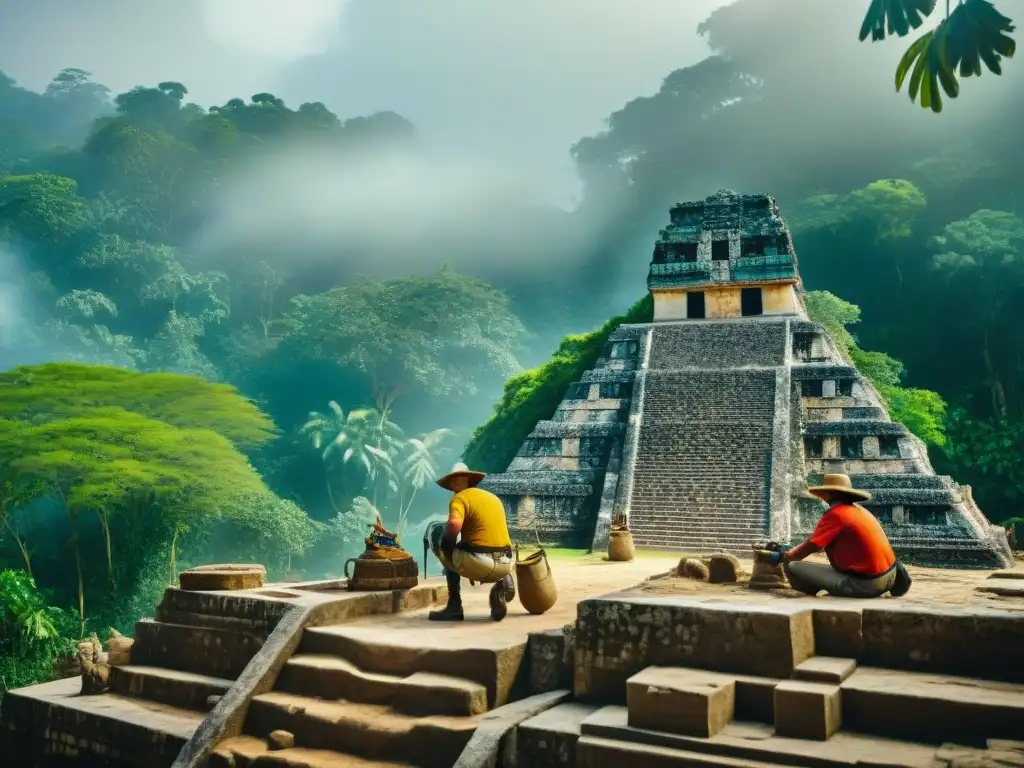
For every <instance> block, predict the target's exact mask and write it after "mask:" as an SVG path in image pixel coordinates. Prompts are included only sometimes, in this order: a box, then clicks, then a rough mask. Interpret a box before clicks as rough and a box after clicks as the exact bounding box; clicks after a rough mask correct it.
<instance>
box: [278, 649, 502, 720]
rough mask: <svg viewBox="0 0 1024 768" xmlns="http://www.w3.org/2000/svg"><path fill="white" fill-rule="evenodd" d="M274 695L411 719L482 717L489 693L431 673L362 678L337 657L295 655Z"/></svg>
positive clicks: (368, 674) (361, 672)
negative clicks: (381, 708)
mask: <svg viewBox="0 0 1024 768" xmlns="http://www.w3.org/2000/svg"><path fill="white" fill-rule="evenodd" d="M275 690H277V691H282V692H284V693H295V694H304V695H306V696H314V697H317V698H321V699H344V700H345V701H351V702H356V703H363V704H387V705H388V706H390V707H392V708H393V709H395V710H397V711H399V712H404V713H406V714H413V715H417V714H418V715H430V714H436V715H454V716H471V715H481V714H483V713H484V712H486V711H487V689H486V688H485V687H484V686H483V685H481V684H479V683H475V682H473V681H471V680H465V679H463V678H459V677H451V676H447V675H435V674H432V673H429V672H414V673H413V674H411V675H408V676H405V677H403V676H398V675H382V674H378V673H373V672H366V671H364V670H362V669H360V668H359V667H357V666H356V665H355V664H353V663H352V662H350V661H348V660H346V659H342V658H340V657H338V656H320V655H314V654H297V655H295V656H292V657H291V658H290V659H288V662H287V663H286V664H285V666H284V669H283V670H282V671H281V676H280V677H279V678H278V681H277V685H276V686H275Z"/></svg>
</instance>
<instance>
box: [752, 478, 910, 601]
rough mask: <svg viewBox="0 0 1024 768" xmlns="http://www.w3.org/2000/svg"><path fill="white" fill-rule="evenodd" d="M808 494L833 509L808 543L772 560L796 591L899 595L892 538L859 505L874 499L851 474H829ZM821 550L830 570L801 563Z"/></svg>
mask: <svg viewBox="0 0 1024 768" xmlns="http://www.w3.org/2000/svg"><path fill="white" fill-rule="evenodd" d="M807 491H808V493H810V494H812V495H814V496H817V497H818V498H819V499H821V500H822V501H824V502H825V503H826V504H828V505H829V508H828V510H827V511H826V512H825V514H824V515H822V517H821V520H820V521H819V522H818V525H817V527H816V528H815V529H814V533H812V534H811V537H810V538H809V539H807V541H805V542H804V543H803V544H800V545H798V546H796V547H793V548H792V549H790V550H787V551H782V550H781V549H779V550H776V551H773V552H771V554H770V555H769V557H770V559H771V560H772V561H773V562H775V563H779V562H781V563H782V566H783V569H784V570H785V572H786V576H787V578H788V579H789V583H790V586H792V587H793V589H796V590H798V591H800V592H804V593H806V594H808V595H817V594H818V593H819V592H821V591H822V590H824V591H826V592H828V593H829V595H833V596H835V597H880V596H882V595H884V594H885V593H886V592H889V591H890V590H893V591H898V589H894V585H896V582H897V571H901V570H902V568H901V566H900V565H899V562H898V561H897V559H896V555H895V553H894V552H893V551H892V546H891V545H890V544H889V539H888V537H887V536H886V535H885V531H884V530H882V526H881V525H880V524H879V522H878V520H876V519H875V516H874V515H872V514H871V513H870V512H868V511H867V510H866V509H864V507H862V506H860V505H859V504H858V503H857V502H861V501H867V500H868V499H870V498H871V494H869V493H867V492H866V491H861V490H857V489H856V488H854V487H853V484H852V483H851V482H850V478H849V477H848V476H847V475H825V479H824V482H823V484H822V485H820V486H817V487H815V488H808V489H807ZM821 550H825V554H826V556H827V557H828V562H829V565H825V564H824V563H805V562H801V561H802V560H803V559H804V558H805V557H807V556H808V555H812V554H814V553H815V552H820V551H821ZM902 572H903V573H905V571H902ZM906 586H907V588H909V578H908V583H907V585H906ZM904 591H905V590H904Z"/></svg>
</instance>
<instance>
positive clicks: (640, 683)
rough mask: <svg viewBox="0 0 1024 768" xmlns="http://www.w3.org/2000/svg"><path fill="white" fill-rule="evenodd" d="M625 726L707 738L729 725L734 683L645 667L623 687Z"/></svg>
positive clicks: (713, 676)
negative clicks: (627, 714)
mask: <svg viewBox="0 0 1024 768" xmlns="http://www.w3.org/2000/svg"><path fill="white" fill-rule="evenodd" d="M626 691H627V693H626V696H627V703H626V706H627V707H628V709H629V725H630V726H631V727H633V728H645V729H647V730H652V731H666V732H668V733H678V734H680V735H683V736H699V737H701V738H710V737H711V736H714V735H715V734H716V733H718V732H719V731H721V730H722V729H723V728H725V726H727V725H728V724H729V723H731V722H732V719H733V715H734V714H735V711H736V687H735V682H734V681H733V680H732V679H731V678H729V677H727V676H725V675H720V674H716V673H714V672H704V671H702V670H696V669H672V668H661V667H649V668H647V669H645V670H644V671H643V672H641V673H639V674H637V675H634V676H633V677H631V678H630V679H629V682H628V683H627V684H626Z"/></svg>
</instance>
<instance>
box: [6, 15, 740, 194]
mask: <svg viewBox="0 0 1024 768" xmlns="http://www.w3.org/2000/svg"><path fill="white" fill-rule="evenodd" d="M723 4H724V0H642V2H636V1H635V0H289V2H281V0H145V1H144V2H131V1H130V0H32V2H25V0H0V70H3V71H6V72H7V73H8V74H9V75H11V76H13V77H14V78H16V79H17V80H19V81H20V82H22V83H23V84H25V85H27V86H29V87H32V88H36V89H39V88H42V87H43V86H44V85H45V84H46V82H47V81H48V80H49V78H50V77H52V75H53V74H54V73H56V72H57V71H58V70H59V69H61V68H63V67H80V68H82V69H87V70H89V71H91V72H93V73H94V75H95V77H96V79H97V80H99V81H100V82H103V83H105V84H107V85H109V86H110V87H111V88H112V89H114V90H115V92H116V91H122V90H126V89H128V88H130V87H132V86H134V85H138V84H145V85H154V84H156V83H157V82H160V81H163V80H177V81H180V82H183V83H184V84H185V85H186V86H187V87H188V88H189V91H190V98H191V99H193V100H195V101H197V102H199V103H201V104H203V105H204V106H206V105H209V104H211V103H222V102H224V101H226V100H227V99H228V98H231V97H234V96H250V95H252V94H253V93H257V92H260V91H268V90H269V91H272V92H274V93H276V94H277V95H278V96H280V97H282V98H284V99H285V101H286V102H288V103H290V104H293V105H297V104H299V103H301V102H303V101H324V102H325V103H326V104H327V105H328V106H329V107H331V108H332V109H333V110H334V111H336V112H337V113H338V114H339V115H341V116H343V117H346V116H355V115H359V114H365V113H368V112H373V111H378V110H394V111H396V112H399V113H401V114H403V115H405V116H406V117H408V118H409V119H410V120H412V121H413V122H414V123H415V124H416V125H417V127H418V128H419V129H420V131H421V134H422V135H423V136H424V138H425V139H427V141H428V142H429V143H430V144H431V145H432V146H435V147H437V148H438V149H439V150H442V151H444V152H447V153H451V152H458V153H460V154H461V155H463V156H465V157H470V158H471V157H486V156H490V157H492V158H500V161H501V162H502V163H503V164H513V165H515V166H517V167H519V168H521V169H522V171H523V172H524V173H527V174H530V175H533V176H535V177H536V178H537V180H538V181H539V182H540V183H542V184H543V185H544V187H545V188H546V189H548V190H550V192H551V193H552V194H553V195H555V196H557V197H558V198H559V199H565V198H566V197H567V196H570V195H571V194H573V191H574V189H575V183H574V177H573V173H572V165H571V161H570V159H569V157H568V149H569V146H570V145H571V144H572V143H573V142H574V141H575V140H576V139H578V138H580V137H581V136H583V135H586V134H588V133H592V132H594V131H596V130H599V129H600V127H601V125H602V121H603V120H604V118H605V117H607V115H608V114H609V113H610V112H611V111H613V110H614V109H616V108H618V107H620V106H622V104H623V103H625V102H626V101H628V100H629V99H631V98H634V97H635V96H638V95H642V94H648V93H651V92H653V91H655V90H657V88H658V85H659V84H660V81H661V79H662V78H663V77H664V76H665V75H666V74H668V73H669V72H670V71H672V70H673V69H676V68H679V67H681V66H686V65H687V64H691V63H693V62H695V61H697V60H698V59H700V58H703V56H704V55H706V53H707V50H706V47H705V45H704V43H703V41H702V40H701V39H700V38H698V37H697V36H696V32H695V30H696V26H697V24H698V23H699V22H700V21H702V20H703V19H704V18H705V17H706V16H707V15H708V13H709V12H710V11H711V10H712V9H714V8H715V7H717V6H719V5H723Z"/></svg>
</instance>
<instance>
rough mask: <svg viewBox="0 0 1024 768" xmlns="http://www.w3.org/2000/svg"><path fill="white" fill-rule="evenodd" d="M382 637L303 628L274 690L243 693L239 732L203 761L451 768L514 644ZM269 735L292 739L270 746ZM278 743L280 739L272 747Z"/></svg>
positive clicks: (513, 670) (502, 685) (494, 696)
mask: <svg viewBox="0 0 1024 768" xmlns="http://www.w3.org/2000/svg"><path fill="white" fill-rule="evenodd" d="M447 629H448V630H449V633H451V635H452V637H453V641H452V642H451V643H444V642H440V643H436V642H432V641H431V639H430V635H429V633H428V634H427V635H421V636H420V637H419V640H420V641H421V642H419V643H418V644H416V645H412V644H409V642H408V638H406V640H405V641H402V640H399V639H394V640H390V641H389V639H388V630H387V629H386V628H383V627H380V628H377V627H373V626H350V625H343V626H332V627H318V628H307V629H306V630H305V631H304V634H303V638H302V641H301V644H300V646H299V648H298V651H297V652H296V653H295V655H293V656H292V657H291V658H290V659H289V660H288V662H287V663H286V664H285V666H284V669H283V670H282V672H281V675H280V676H279V678H278V680H277V683H276V685H275V687H274V690H273V691H271V692H270V693H265V694H262V695H258V696H256V697H254V698H253V700H252V702H251V704H250V706H249V712H248V715H247V717H246V720H245V725H244V733H245V735H244V736H240V737H237V738H233V739H228V740H227V741H225V742H223V743H221V744H220V745H218V747H217V749H216V750H215V752H214V756H213V760H212V761H211V764H212V765H215V766H216V765H219V766H225V767H226V766H240V765H248V764H250V763H252V762H253V761H257V760H258V765H260V766H275V765H279V766H294V765H303V766H309V768H318V767H319V766H324V768H326V767H327V766H330V767H331V768H338V767H339V766H364V765H367V766H368V765H373V766H393V767H397V766H416V767H418V768H451V766H452V765H453V764H454V763H455V761H456V760H457V759H458V756H459V754H460V753H461V752H462V750H463V749H464V747H465V746H466V744H467V743H468V742H469V740H470V738H471V737H472V735H473V732H474V731H475V730H476V727H477V721H478V718H479V717H480V716H481V715H483V714H484V713H486V712H488V711H489V710H490V709H492V708H493V707H495V706H500V705H501V704H504V703H505V702H506V701H507V700H508V699H509V697H510V695H511V691H512V686H513V683H514V681H515V676H516V674H517V670H518V667H519V661H520V660H521V658H522V654H523V652H524V648H523V646H522V643H519V642H515V641H505V642H499V643H497V644H494V645H493V647H489V646H487V645H486V644H485V645H484V646H483V647H481V646H479V644H477V645H476V646H474V647H470V648H466V647H459V642H458V639H457V637H458V633H459V628H453V627H448V628H447ZM275 731H287V732H288V733H290V734H291V736H292V739H293V741H294V744H293V745H292V746H287V747H285V748H272V746H271V744H272V742H273V741H274V737H273V736H272V735H271V734H273V733H274V732H275ZM277 746H278V747H279V746H280V745H277Z"/></svg>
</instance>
